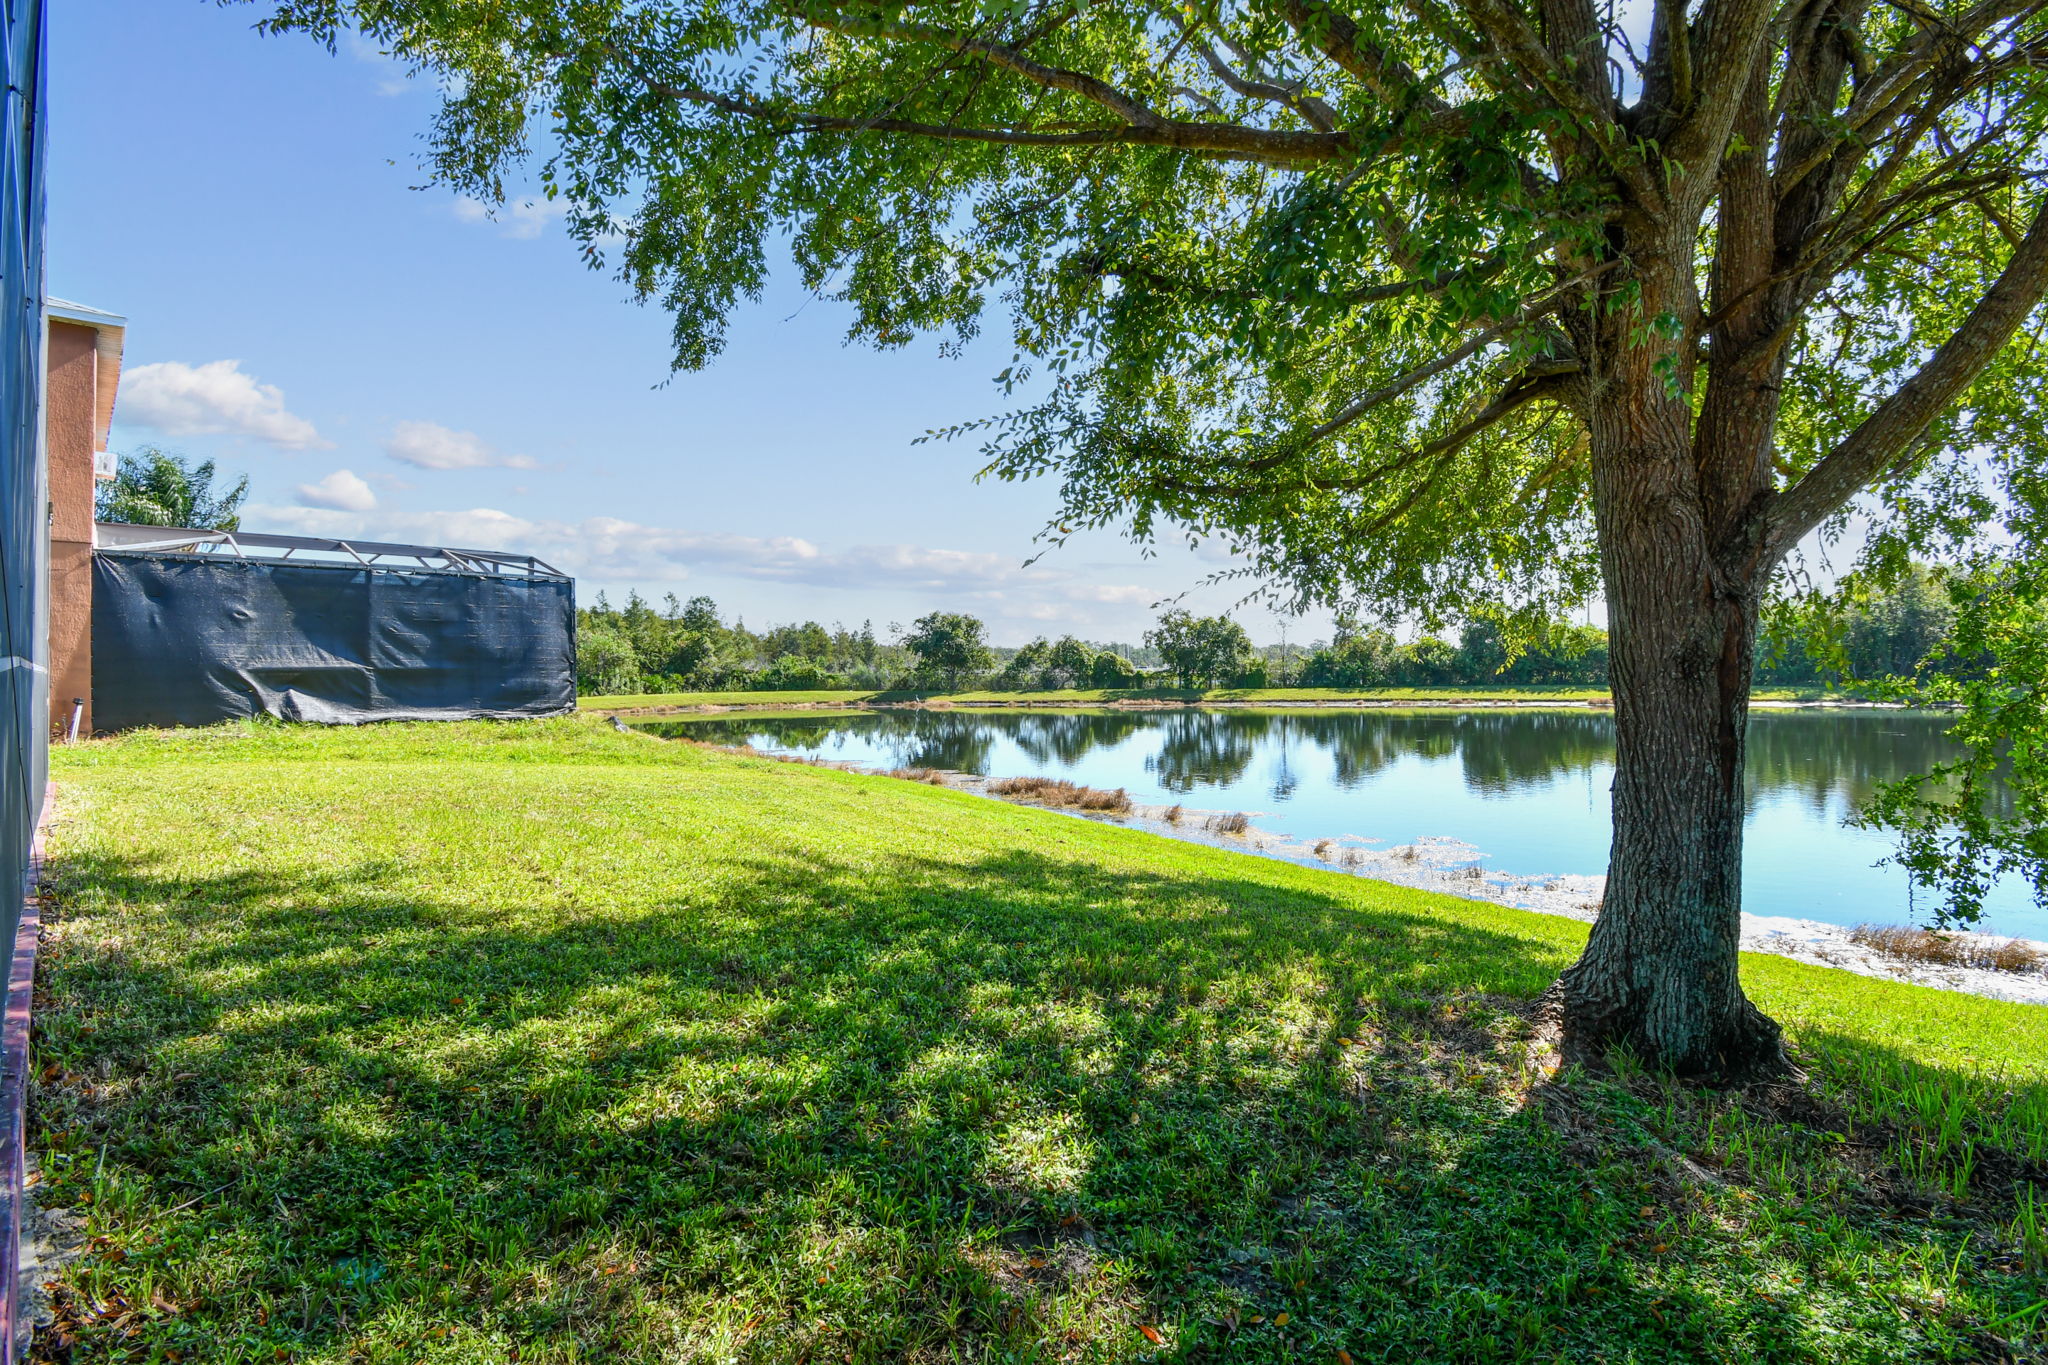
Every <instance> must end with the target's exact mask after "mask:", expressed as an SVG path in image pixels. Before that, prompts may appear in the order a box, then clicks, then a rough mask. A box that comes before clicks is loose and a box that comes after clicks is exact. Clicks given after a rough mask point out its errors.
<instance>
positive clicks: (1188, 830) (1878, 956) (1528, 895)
mask: <svg viewBox="0 0 2048 1365" xmlns="http://www.w3.org/2000/svg"><path fill="white" fill-rule="evenodd" d="M764 756H769V757H779V756H778V755H764ZM788 761H791V762H802V763H808V764H811V765H813V766H819V767H832V768H840V769H843V770H846V771H851V772H861V773H868V774H872V775H877V776H889V775H891V774H890V773H889V771H888V770H884V769H878V768H875V767H872V766H869V765H865V764H860V763H851V762H841V761H835V760H829V759H815V758H812V759H797V758H791V759H789V760H788ZM894 775H897V776H906V775H908V774H906V773H904V772H902V771H900V770H899V772H897V773H896V774H894ZM913 780H919V781H927V782H931V783H933V784H934V785H942V786H947V787H951V788H953V789H955V790H958V791H964V792H969V793H972V794H974V795H978V796H985V797H988V798H989V799H990V800H1007V799H1008V798H1006V797H1005V796H1003V795H1001V794H999V793H997V792H994V791H991V790H990V786H991V783H992V782H997V781H1001V780H1002V779H1000V778H993V777H984V776H980V775H977V774H974V773H965V772H957V771H948V770H943V769H930V768H926V769H918V770H916V775H915V778H914V779H913ZM1015 804H1026V805H1037V804H1042V803H1039V802H1033V801H1028V800H1027V801H1023V802H1017V803H1015ZM1053 809H1060V808H1059V807H1053ZM1063 813H1065V814H1070V815H1075V816H1077V817H1080V818H1084V819H1090V820H1099V821H1102V822H1104V823H1107V824H1117V825H1122V826H1125V827H1126V828H1131V829H1139V830H1143V831H1146V832H1148V833H1152V834H1159V835H1164V836H1165V837H1167V838H1171V839H1180V840H1185V841H1188V842H1192V843H1200V844H1207V845H1210V846H1212V847H1216V848H1225V849H1232V850H1236V851H1238V852H1244V853H1254V854H1258V855H1260V856H1262V857H1268V858H1275V859H1280V860H1283V861H1286V862H1293V863H1298V864H1302V865H1305V866H1310V867H1319V868H1323V869H1326V870H1329V871H1335V872H1346V873H1350V874H1351V875H1354V876H1359V877H1366V878H1370V879H1372V880H1375V881H1383V882H1390V883H1393V884H1395V885H1398V886H1406V887H1412V888H1414V889H1416V890H1421V891H1434V892H1439V893H1442V894H1445V895H1452V896H1459V897H1462V898H1464V899H1467V900H1478V901H1490V902H1492V903H1494V904H1498V905H1505V906H1511V907H1513V908H1515V909H1520V910H1532V911H1536V912H1537V913H1540V914H1548V915H1558V916H1562V917H1564V918H1567V919H1575V920H1579V921H1581V922H1583V923H1590V922H1591V921H1592V920H1593V919H1594V918H1595V916H1596V915H1597V914H1598V913H1599V908H1600V901H1601V898H1602V897H1603V895H1604V894H1605V891H1606V880H1607V879H1606V878H1605V877H1604V876H1596V875H1583V874H1562V875H1559V874H1520V873H1508V872H1502V871H1498V870H1495V869H1491V868H1485V867H1482V866H1480V865H1479V860H1480V859H1481V857H1483V856H1484V850H1482V849H1480V848H1479V847H1477V846H1475V845H1473V844H1470V843H1467V842H1465V841H1463V840H1460V839H1454V838H1448V837H1442V836H1437V837H1429V836H1425V837H1422V838H1418V839H1416V840H1414V841H1413V842H1410V843H1405V844H1396V845H1392V846H1385V845H1383V844H1382V842H1381V841H1379V840H1371V839H1366V838H1364V837H1362V836H1358V835H1340V836H1333V837H1330V838H1323V839H1313V840H1304V839H1297V838H1293V837H1291V836H1288V835H1285V834H1280V833H1276V832H1273V831H1270V830H1264V829H1261V828H1259V827H1258V826H1257V825H1256V824H1250V823H1245V817H1246V816H1250V817H1252V818H1256V817H1257V816H1259V815H1260V814H1263V812H1256V811H1254V812H1233V811H1221V810H1204V809H1195V808H1190V807H1187V806H1185V805H1173V806H1165V805H1147V804H1143V803H1136V802H1134V803H1132V804H1131V805H1130V806H1129V808H1128V809H1126V810H1123V811H1120V812H1115V813H1107V812H1102V811H1084V810H1073V809H1065V810H1063ZM1233 827H1235V828H1233ZM1972 937H1974V938H1981V939H1984V940H1986V942H1987V944H2002V943H2006V942H2010V941H2015V940H2009V939H2007V938H2006V937H2004V936H2002V935H1974V936H1972ZM2017 941H2018V942H2023V943H2030V944H2032V945H2033V946H2034V947H2035V948H2037V949H2039V950H2041V951H2042V952H2043V953H2044V954H2048V942H2041V941H2038V940H2031V939H2020V940H2017ZM1742 947H1743V949H1744V951H1746V952H1755V953H1769V954H1772V955H1773V956H1777V957H1788V958H1793V959H1796V960H1798V961H1802V962H1811V963H1815V964H1817V965H1820V966H1825V967H1837V968H1840V969H1841V970H1843V971H1849V972H1854V973H1857V974H1858V975H1861V976H1868V977H1875V978H1878V979H1881V980H1890V981H1904V982H1908V983H1911V984H1913V985H1919V986H1931V987H1934V988H1936V989H1939V990H1948V991H1960V992H1963V993H1965V994H1969V995H1978V996H1983V997H1985V998H1987V999H1992V1000H2007V1001H2013V1002H2016V1003H2020V1004H2034V1005H2048V971H2029V972H2013V971H1996V970H1990V969H1985V968H1977V967H1963V966H1953V965H1947V964H1941V963H1931V962H1921V961H1914V960H1902V959H1899V958H1896V957H1890V956H1887V955H1885V954H1882V953H1880V952H1878V951H1876V950H1875V949H1873V948H1871V947H1869V946H1867V945H1865V944H1862V943H1859V942H1857V941H1856V940H1855V939H1854V938H1852V937H1851V930H1850V929H1849V928H1848V927H1846V926H1843V925H1837V924H1827V923H1824V922H1822V921H1819V920H1811V919H1802V918H1796V917H1788V916H1781V915H1755V914H1749V913H1746V912H1745V913H1744V915H1743V917H1742Z"/></svg>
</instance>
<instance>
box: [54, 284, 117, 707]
mask: <svg viewBox="0 0 2048 1365" xmlns="http://www.w3.org/2000/svg"><path fill="white" fill-rule="evenodd" d="M98 342H99V334H98V333H97V332H96V331H94V330H93V329H92V328H90V327H81V326H78V325H77V324H76V323H70V322H61V321H58V320H56V319H54V318H53V319H51V321H50V342H49V351H48V356H49V360H48V364H49V390H48V394H47V397H46V400H45V405H44V408H43V413H44V422H45V428H44V430H45V439H46V442H47V448H48V450H49V460H50V724H51V725H52V726H53V727H54V728H55V730H56V731H57V732H59V733H61V732H62V730H63V729H64V727H65V726H67V725H69V724H70V722H71V699H72V698H73V697H83V698H85V718H84V721H83V723H82V724H81V725H80V727H79V733H81V734H91V733H92V501H93V486H94V485H93V476H92V452H93V446H94V444H95V442H94V439H93V437H94V434H95V431H96V429H100V420H99V419H100V409H101V405H102V394H101V392H100V390H101V387H102V385H101V383H100V379H101V376H100V370H101V369H102V368H103V365H102V362H101V360H100V357H99V354H98ZM107 378H108V380H109V382H108V384H107V385H106V387H107V388H108V389H109V390H110V391H111V388H112V383H111V376H108V377H107ZM105 403H106V406H107V408H108V411H109V413H110V414H111V411H112V404H113V399H112V395H111V392H109V393H108V394H107V395H106V396H105Z"/></svg>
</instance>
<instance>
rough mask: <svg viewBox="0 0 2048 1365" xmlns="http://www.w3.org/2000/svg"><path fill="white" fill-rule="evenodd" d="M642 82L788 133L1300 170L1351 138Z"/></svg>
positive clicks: (1342, 149)
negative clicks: (831, 107)
mask: <svg viewBox="0 0 2048 1365" xmlns="http://www.w3.org/2000/svg"><path fill="white" fill-rule="evenodd" d="M646 84H647V88H648V89H649V90H652V91H653V92H654V93H655V94H657V95H661V96H663V97H664V98H667V99H676V100H687V101H689V102H691V103H694V104H703V105H708V106H709V107H711V108H713V109H718V110H721V111H722V112H725V113H728V114H737V115H740V116H742V117H745V118H751V119H758V120H760V121H761V122H764V123H773V124H778V125H781V126H782V127H783V128H785V129H787V130H788V131H791V132H813V133H865V132H878V133H903V134H907V135H909V136H913V137H929V138H937V139H940V140H943V141H953V142H987V143H999V144H1003V145H1007V146H1016V147H1170V148H1173V149H1175V150H1178V151H1184V152H1195V153H1199V154H1201V155H1205V156H1214V157H1218V158H1221V159H1224V160H1231V161H1260V162H1265V163H1267V164H1270V165H1276V166H1283V167H1292V168H1297V169H1298V168H1300V167H1304V166H1313V165H1318V164H1320V163H1322V162H1326V161H1333V160H1336V159H1337V158H1339V157H1341V156H1345V155H1347V154H1349V153H1350V152H1351V151H1352V149H1353V147H1354V145H1355V143H1354V140H1353V138H1352V137H1351V136H1350V135H1349V134H1347V133H1305V132H1295V131H1289V130H1275V129H1268V128H1247V127H1245V126H1243V125H1242V124H1235V123H1187V122H1183V121H1181V120H1178V119H1164V120H1161V121H1160V122H1159V123H1157V124H1150V125H1145V126H1131V125H1124V126H1121V127H1105V128H1078V129H1073V130H1070V131H1066V132H1057V133H1046V132H1035V131H1032V130H1030V129H1023V128H968V127H957V126H954V125H951V124H940V123H920V122H918V121H916V120H914V119H900V118H887V117H874V118H849V117H841V116H837V115H829V114H803V113H792V112H786V111H783V110H778V109H772V108H769V107H768V106H766V105H761V104H756V103H754V102H753V101H751V100H742V99H738V98H735V97H734V96H731V95H721V94H719V93H717V92H716V91H712V90H701V89H697V88H695V87H692V86H679V85H670V84H668V83H667V82H664V81H657V80H648V81H647V82H646Z"/></svg>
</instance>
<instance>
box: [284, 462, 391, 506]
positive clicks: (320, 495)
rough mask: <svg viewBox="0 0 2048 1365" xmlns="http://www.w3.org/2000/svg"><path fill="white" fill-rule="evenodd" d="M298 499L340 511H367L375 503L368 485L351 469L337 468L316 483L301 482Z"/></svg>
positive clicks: (310, 504) (311, 504)
mask: <svg viewBox="0 0 2048 1365" xmlns="http://www.w3.org/2000/svg"><path fill="white" fill-rule="evenodd" d="M298 494H299V501H300V502H302V503H304V504H305V505H306V506H308V507H329V508H333V509H335V510H336V511H341V512H367V511H369V510H370V509H371V508H373V507H375V506H376V505H377V495H376V494H375V493H373V492H371V491H370V485H369V484H367V483H364V482H363V481H362V480H361V479H359V478H357V477H356V474H355V471H354V470H351V469H337V470H335V471H334V472H333V473H332V474H329V475H328V476H327V477H326V478H324V479H322V480H320V481H319V482H318V483H302V484H300V485H299V487H298Z"/></svg>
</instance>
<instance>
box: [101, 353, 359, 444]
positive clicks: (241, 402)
mask: <svg viewBox="0 0 2048 1365" xmlns="http://www.w3.org/2000/svg"><path fill="white" fill-rule="evenodd" d="M241 365H242V362H241V361H239V360H209V361H207V362H206V363H204V364H201V365H187V364H185V363H184V362H183V361H179V360H163V361H158V362H157V363H156V364H154V365H138V366H136V367H135V368H134V369H132V370H130V371H128V372H127V373H126V374H124V375H122V376H121V397H120V417H121V421H122V423H123V424H124V425H125V424H128V423H133V424H135V425H136V426H144V427H153V428H155V429H156V430H158V431H160V432H162V433H163V434H164V435H166V436H210V435H216V434H221V433H226V434H229V435H234V436H248V437H251V438H253V439H255V440H258V441H264V442H267V443H269V444H270V445H274V446H276V447H277V448H278V449H280V450H325V449H328V448H329V447H331V446H332V445H333V442H331V441H323V440H321V439H320V433H319V432H318V431H316V430H314V428H313V424H312V423H311V422H309V421H307V420H306V419H305V418H303V417H300V416H298V415H297V414H295V413H292V412H289V411H287V410H286V408H285V405H284V391H283V390H282V389H279V388H278V387H277V386H276V385H275V384H261V383H258V382H257V381H256V378H255V376H253V375H248V374H244V373H243V372H242V369H241Z"/></svg>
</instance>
